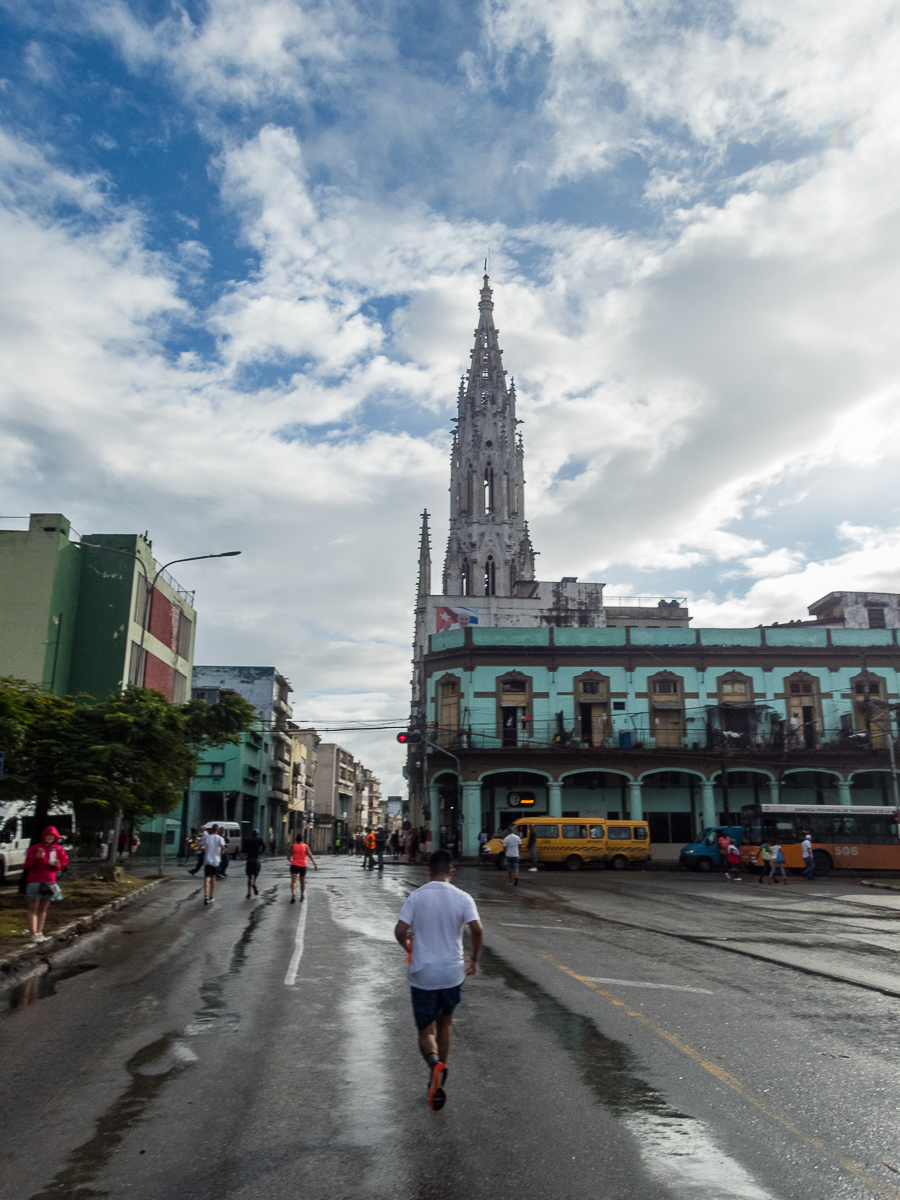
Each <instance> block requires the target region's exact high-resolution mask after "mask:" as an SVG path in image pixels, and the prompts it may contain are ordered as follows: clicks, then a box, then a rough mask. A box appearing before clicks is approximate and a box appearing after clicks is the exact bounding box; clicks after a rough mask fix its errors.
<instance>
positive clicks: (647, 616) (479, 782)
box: [406, 277, 900, 855]
mask: <svg viewBox="0 0 900 1200" xmlns="http://www.w3.org/2000/svg"><path fill="white" fill-rule="evenodd" d="M492 312H493V304H492V302H491V292H490V289H489V287H488V280H487V277H485V281H484V288H483V289H482V293H481V303H480V305H479V313H480V317H479V325H478V328H477V329H476V332H475V339H476V340H475V349H474V350H473V352H472V365H471V367H470V370H469V373H468V375H467V376H466V378H464V380H463V383H462V385H461V386H460V390H459V413H458V417H457V426H458V428H457V433H456V435H455V437H454V441H453V449H452V458H451V496H450V538H449V541H448V547H447V556H446V560H445V565H444V573H443V589H444V590H443V593H442V594H440V595H432V594H431V549H430V535H429V528H428V514H427V513H425V514H423V518H422V527H421V533H420V543H419V576H418V587H417V595H416V609H415V636H414V644H413V677H412V703H411V725H412V726H413V727H414V728H416V729H417V730H418V731H419V735H420V738H421V739H422V740H421V741H418V742H415V743H413V744H411V745H410V750H409V756H408V760H407V766H406V774H407V778H408V781H409V786H410V818H411V821H412V824H413V825H417V826H421V825H424V826H426V827H427V828H428V829H429V832H430V836H431V844H432V845H436V844H437V837H438V830H440V837H441V838H442V839H446V841H447V842H448V843H453V842H456V841H459V842H460V844H461V845H462V849H463V853H464V854H467V855H474V854H475V853H476V852H477V845H478V841H477V839H478V833H479V831H480V830H482V829H484V830H486V831H487V832H493V831H494V830H496V829H498V828H503V827H504V826H505V825H507V824H508V823H509V821H510V820H512V819H513V818H514V817H515V816H517V815H521V814H522V813H523V812H532V813H541V814H547V815H550V816H559V817H560V818H563V817H566V816H571V817H576V816H581V815H589V814H598V815H603V816H606V817H608V818H613V817H631V818H638V817H642V816H646V817H647V819H648V820H649V822H650V825H651V837H652V838H653V840H654V841H655V842H656V843H657V845H659V844H672V843H683V842H686V841H688V840H690V838H691V837H693V836H694V834H695V833H696V832H697V831H698V829H700V828H703V827H705V826H709V825H713V824H716V823H717V822H718V821H719V820H720V819H722V818H723V817H728V816H733V815H734V814H736V813H737V812H738V811H739V809H740V807H741V805H742V804H745V803H749V802H755V801H760V802H768V803H778V802H779V801H782V802H787V801H788V800H792V801H795V802H797V803H840V804H846V805H852V804H873V803H874V804H881V803H883V804H896V803H900V795H898V790H897V776H896V772H895V771H894V769H893V765H892V760H891V751H892V749H893V736H894V733H893V723H894V714H895V711H896V707H897V705H898V700H900V675H898V670H900V645H898V641H897V637H898V635H897V630H898V627H900V597H897V596H893V595H888V594H882V593H851V592H832V593H830V594H829V595H828V596H826V597H824V598H823V599H822V600H820V601H816V602H815V603H814V604H813V605H811V606H810V608H809V612H810V615H811V617H812V618H813V619H812V620H808V621H807V620H804V621H796V622H790V623H789V624H788V625H783V626H778V625H776V626H771V627H767V628H761V627H760V628H754V629H691V628H690V627H689V621H690V615H689V613H688V611H687V609H686V608H685V607H684V606H683V604H682V602H681V601H680V600H678V599H672V598H666V597H653V598H650V597H615V598H606V597H605V596H604V585H603V584H602V583H594V582H586V583H579V581H578V580H577V579H576V578H575V577H564V578H562V579H561V580H559V581H558V582H542V581H540V580H536V579H534V572H533V570H532V567H533V561H534V558H533V556H534V551H533V549H532V547H531V542H530V538H529V537H528V530H527V525H526V524H525V521H524V473H523V460H524V449H523V444H522V440H521V437H520V435H519V434H518V432H517V431H516V427H517V426H518V424H519V422H518V420H517V419H516V417H515V389H514V388H513V387H510V388H509V389H507V388H506V386H505V383H504V372H503V369H502V362H501V355H500V349H499V344H498V340H497V331H496V330H495V329H494V328H493V317H492Z"/></svg>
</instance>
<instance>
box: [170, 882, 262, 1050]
mask: <svg viewBox="0 0 900 1200" xmlns="http://www.w3.org/2000/svg"><path fill="white" fill-rule="evenodd" d="M277 892H278V884H277V883H276V884H274V885H273V886H272V887H270V888H268V889H267V890H266V891H264V892H263V893H262V895H261V896H260V898H259V899H260V903H259V904H257V906H256V907H255V908H254V909H253V910H252V911H251V912H250V914H249V915H248V917H247V924H246V925H245V926H244V929H243V932H242V933H241V936H240V937H239V938H238V940H237V941H236V942H235V943H234V948H233V949H232V951H231V959H230V961H229V963H228V967H227V969H226V970H225V971H223V972H222V973H221V974H220V975H215V976H214V977H213V978H212V979H204V980H203V982H202V983H201V984H200V999H201V1000H202V1001H203V1007H202V1008H198V1009H197V1011H196V1012H195V1013H194V1020H193V1021H191V1022H190V1024H189V1025H187V1026H186V1028H185V1031H184V1032H185V1036H186V1037H197V1036H198V1035H199V1034H201V1033H208V1032H209V1031H210V1030H211V1029H213V1028H215V1030H216V1032H219V1033H221V1032H223V1031H224V1030H226V1029H235V1028H236V1027H237V1026H238V1025H239V1024H240V1020H241V1017H240V1013H236V1012H227V1011H226V1008H225V996H224V993H225V986H226V984H227V983H228V982H229V980H231V979H234V978H235V977H236V976H238V975H240V973H241V971H243V969H244V967H245V966H246V964H247V947H248V946H249V945H250V943H251V942H252V941H253V935H254V934H255V933H256V931H257V929H258V928H259V925H260V922H261V921H262V919H263V917H264V916H265V915H266V909H268V908H269V907H270V906H271V905H272V904H274V903H275V897H276V894H277Z"/></svg>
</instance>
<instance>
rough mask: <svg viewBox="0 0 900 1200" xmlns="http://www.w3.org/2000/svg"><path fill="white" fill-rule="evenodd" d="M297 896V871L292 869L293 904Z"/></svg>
mask: <svg viewBox="0 0 900 1200" xmlns="http://www.w3.org/2000/svg"><path fill="white" fill-rule="evenodd" d="M296 898H297V872H296V871H291V904H293V903H294V901H295V900H296Z"/></svg>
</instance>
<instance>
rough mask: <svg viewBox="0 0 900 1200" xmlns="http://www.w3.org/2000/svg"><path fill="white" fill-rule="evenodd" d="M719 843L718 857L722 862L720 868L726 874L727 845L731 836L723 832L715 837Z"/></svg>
mask: <svg viewBox="0 0 900 1200" xmlns="http://www.w3.org/2000/svg"><path fill="white" fill-rule="evenodd" d="M716 841H717V842H718V844H719V858H720V860H721V862H722V870H723V871H724V872H725V874H726V875H727V874H728V847H729V845H730V844H731V838H730V837H729V836H728V834H727V833H723V834H722V836H721V837H719V838H716Z"/></svg>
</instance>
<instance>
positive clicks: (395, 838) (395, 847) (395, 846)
mask: <svg viewBox="0 0 900 1200" xmlns="http://www.w3.org/2000/svg"><path fill="white" fill-rule="evenodd" d="M388 845H389V846H390V850H391V858H393V859H394V860H395V861H396V859H398V858H399V857H400V834H399V833H398V832H397V830H396V829H395V830H394V832H393V833H392V834H391V836H390V838H389V839H388Z"/></svg>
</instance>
